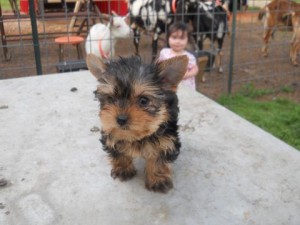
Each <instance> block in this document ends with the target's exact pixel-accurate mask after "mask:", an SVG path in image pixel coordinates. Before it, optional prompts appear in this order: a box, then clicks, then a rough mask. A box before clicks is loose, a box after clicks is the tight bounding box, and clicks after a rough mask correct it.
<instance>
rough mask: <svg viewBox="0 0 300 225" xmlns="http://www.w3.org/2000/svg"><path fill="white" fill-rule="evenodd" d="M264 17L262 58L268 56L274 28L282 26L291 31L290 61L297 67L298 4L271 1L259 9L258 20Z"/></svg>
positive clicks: (278, 0) (299, 44) (299, 35)
mask: <svg viewBox="0 0 300 225" xmlns="http://www.w3.org/2000/svg"><path fill="white" fill-rule="evenodd" d="M264 16H265V21H264V34H263V42H264V46H263V47H262V53H263V56H265V57H267V56H268V43H269V39H270V37H271V35H272V34H273V33H274V31H275V28H277V27H278V26H280V25H283V26H285V27H287V28H292V29H293V37H292V40H291V46H290V59H291V61H292V64H293V65H294V66H297V65H298V63H297V54H298V52H299V51H300V27H299V26H300V4H299V3H296V2H294V1H291V0H273V1H272V2H270V3H269V4H267V5H266V6H265V7H263V8H262V9H261V11H260V12H259V14H258V19H259V20H261V19H262V18H263V17H264Z"/></svg>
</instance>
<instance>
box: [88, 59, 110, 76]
mask: <svg viewBox="0 0 300 225" xmlns="http://www.w3.org/2000/svg"><path fill="white" fill-rule="evenodd" d="M86 64H87V67H88V68H89V70H90V71H91V73H92V74H93V75H94V76H95V77H96V78H97V80H98V81H100V80H103V79H104V75H103V73H104V72H105V70H106V65H105V63H104V62H103V61H102V60H100V59H99V58H98V57H97V56H95V55H94V54H88V55H87V56H86Z"/></svg>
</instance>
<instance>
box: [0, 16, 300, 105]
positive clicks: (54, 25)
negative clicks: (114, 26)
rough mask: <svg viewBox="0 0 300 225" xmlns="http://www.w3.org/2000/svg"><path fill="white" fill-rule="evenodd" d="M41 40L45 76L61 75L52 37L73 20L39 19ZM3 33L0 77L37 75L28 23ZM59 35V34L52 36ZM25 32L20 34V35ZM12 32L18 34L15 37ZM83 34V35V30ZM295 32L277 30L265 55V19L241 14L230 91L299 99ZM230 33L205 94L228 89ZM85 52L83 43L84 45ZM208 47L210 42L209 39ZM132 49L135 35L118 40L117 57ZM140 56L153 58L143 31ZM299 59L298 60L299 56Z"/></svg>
mask: <svg viewBox="0 0 300 225" xmlns="http://www.w3.org/2000/svg"><path fill="white" fill-rule="evenodd" d="M37 24H38V30H39V44H40V52H41V61H42V71H43V74H53V73H57V70H56V67H55V65H56V64H57V63H58V46H57V45H56V44H55V43H54V38H55V37H57V36H61V35H63V33H64V32H66V31H67V28H68V25H69V20H60V21H57V20H54V19H53V20H48V21H46V22H45V21H44V22H43V21H38V22H37ZM4 26H5V31H6V35H7V37H8V38H7V40H8V51H9V54H10V56H11V60H9V61H5V60H4V54H3V53H4V52H3V51H2V50H0V52H1V57H0V60H1V61H0V68H1V69H0V79H7V78H15V77H24V76H33V75H35V74H37V72H36V67H35V54H34V48H33V44H32V40H31V36H30V35H27V34H30V33H31V26H30V21H29V20H28V19H22V20H21V22H16V21H7V22H6V21H5V22H4ZM230 29H231V27H230ZM53 33H55V35H53ZM20 34H22V36H20ZM12 35H15V36H14V37H12ZM82 35H83V36H85V34H84V33H83V34H82ZM291 36H292V33H291V32H282V31H277V32H276V33H275V39H274V40H271V42H270V48H269V49H270V54H269V57H267V58H264V57H262V56H261V53H260V49H261V45H262V40H261V37H262V23H261V22H259V21H257V14H256V13H246V14H245V13H244V14H239V15H238V18H237V28H236V36H235V42H234V57H233V60H234V64H233V67H232V70H233V75H232V84H231V90H232V92H235V91H238V90H240V89H241V88H242V87H245V85H246V84H249V83H251V84H253V85H254V86H255V87H256V88H262V89H271V90H274V91H273V93H272V94H270V95H268V96H265V97H264V99H274V98H279V97H286V98H289V99H291V100H293V101H295V102H298V103H300V68H299V67H294V66H292V65H291V63H290V60H289V40H290V38H291ZM231 37H232V34H231V36H230V35H228V36H226V38H225V43H224V47H223V68H224V72H223V73H219V72H218V71H217V69H214V70H213V71H212V72H210V73H208V74H207V76H206V77H207V80H206V82H205V83H201V84H200V91H201V93H203V94H205V95H206V96H208V97H210V98H212V99H216V98H217V97H218V96H220V95H221V94H223V93H228V90H229V86H228V83H229V82H228V80H229V71H230V51H231V50H232V49H231ZM163 39H164V36H162V37H161V38H160V41H159V48H162V47H164V46H165V42H164V41H163ZM81 47H82V49H83V50H84V44H82V46H81ZM205 48H206V49H209V42H207V43H206V47H205ZM75 50H76V48H75V47H74V46H67V48H66V49H65V52H66V55H65V57H66V59H67V60H75V59H76V51H75ZM133 53H134V47H133V44H132V39H131V38H130V39H129V38H128V39H122V40H119V41H118V42H117V44H116V56H118V55H121V56H125V55H130V54H133ZM140 53H141V57H142V58H143V59H144V60H145V61H146V62H150V58H151V35H143V36H142V41H141V44H140ZM298 61H299V63H300V58H299V57H298Z"/></svg>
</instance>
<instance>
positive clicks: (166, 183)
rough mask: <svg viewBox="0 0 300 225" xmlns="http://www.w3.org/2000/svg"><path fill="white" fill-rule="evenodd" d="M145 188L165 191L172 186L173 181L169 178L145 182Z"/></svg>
mask: <svg viewBox="0 0 300 225" xmlns="http://www.w3.org/2000/svg"><path fill="white" fill-rule="evenodd" d="M146 188H147V189H148V190H150V191H154V192H160V193H167V192H168V191H169V190H171V189H172V188H173V182H172V180H171V179H170V178H165V179H161V180H158V181H156V182H147V181H146Z"/></svg>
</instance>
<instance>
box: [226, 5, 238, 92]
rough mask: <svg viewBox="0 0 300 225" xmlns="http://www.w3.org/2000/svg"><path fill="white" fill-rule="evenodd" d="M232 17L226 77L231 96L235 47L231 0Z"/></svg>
mask: <svg viewBox="0 0 300 225" xmlns="http://www.w3.org/2000/svg"><path fill="white" fill-rule="evenodd" d="M232 8H233V10H232V12H233V15H232V23H231V43H230V61H229V76H228V90H227V91H228V94H231V89H232V77H233V64H234V47H235V35H236V34H235V31H236V9H237V1H236V0H233V6H232Z"/></svg>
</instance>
